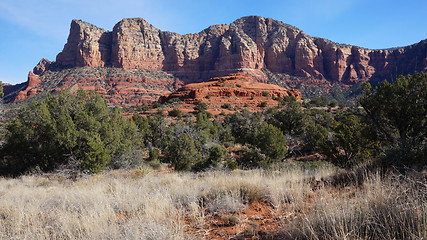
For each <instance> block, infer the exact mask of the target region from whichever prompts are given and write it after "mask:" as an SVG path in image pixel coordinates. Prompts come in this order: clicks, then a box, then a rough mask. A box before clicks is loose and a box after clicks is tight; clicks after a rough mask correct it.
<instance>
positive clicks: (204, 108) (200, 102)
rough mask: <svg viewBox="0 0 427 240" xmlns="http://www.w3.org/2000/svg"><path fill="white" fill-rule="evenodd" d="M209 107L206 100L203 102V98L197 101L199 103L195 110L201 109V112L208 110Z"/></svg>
mask: <svg viewBox="0 0 427 240" xmlns="http://www.w3.org/2000/svg"><path fill="white" fill-rule="evenodd" d="M207 109H208V105H207V104H206V103H204V102H202V100H199V101H198V102H197V105H196V106H195V107H194V110H196V111H199V112H203V111H206V110H207Z"/></svg>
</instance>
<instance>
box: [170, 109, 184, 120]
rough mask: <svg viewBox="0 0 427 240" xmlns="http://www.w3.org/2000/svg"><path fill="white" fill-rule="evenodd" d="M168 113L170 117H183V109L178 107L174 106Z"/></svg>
mask: <svg viewBox="0 0 427 240" xmlns="http://www.w3.org/2000/svg"><path fill="white" fill-rule="evenodd" d="M168 115H169V116H170V117H177V118H181V117H182V112H181V110H179V109H177V108H174V109H172V110H170V111H169V112H168Z"/></svg>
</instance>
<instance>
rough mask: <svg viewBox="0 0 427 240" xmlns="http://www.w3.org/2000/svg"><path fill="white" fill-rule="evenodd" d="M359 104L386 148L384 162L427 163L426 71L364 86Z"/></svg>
mask: <svg viewBox="0 0 427 240" xmlns="http://www.w3.org/2000/svg"><path fill="white" fill-rule="evenodd" d="M360 104H361V105H362V107H363V108H364V109H365V111H366V113H367V117H368V118H369V120H370V121H371V123H372V125H373V126H375V129H376V131H377V132H378V134H379V135H380V137H381V140H382V142H383V144H384V145H386V146H389V147H386V151H385V154H386V156H385V157H384V158H383V160H384V161H383V163H384V165H386V166H387V165H393V166H400V167H412V166H419V167H422V166H425V165H426V164H427V160H426V159H427V155H426V150H425V149H426V144H427V125H426V122H427V118H426V116H427V73H417V74H415V75H412V76H411V75H408V76H407V77H404V76H400V77H398V78H397V79H396V81H394V82H393V83H388V82H387V81H384V82H382V83H380V84H379V85H378V86H377V87H376V88H375V89H374V88H372V87H371V85H370V84H365V85H364V95H363V96H362V97H361V98H360Z"/></svg>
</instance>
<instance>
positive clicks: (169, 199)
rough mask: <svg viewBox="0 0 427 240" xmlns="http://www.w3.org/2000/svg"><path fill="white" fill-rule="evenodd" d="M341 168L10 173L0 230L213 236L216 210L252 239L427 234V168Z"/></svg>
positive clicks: (50, 235) (9, 233) (1, 182)
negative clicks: (338, 172)
mask: <svg viewBox="0 0 427 240" xmlns="http://www.w3.org/2000/svg"><path fill="white" fill-rule="evenodd" d="M334 174H335V169H333V168H329V167H327V166H322V167H319V168H317V169H316V168H312V167H309V168H307V167H306V166H304V165H298V164H292V165H288V166H278V165H275V168H274V169H269V170H250V171H243V170H237V171H232V172H231V171H211V172H203V173H189V172H172V173H156V172H154V171H151V172H140V171H136V170H126V171H125V170H115V171H109V172H105V173H102V174H97V175H91V176H90V175H88V176H82V177H80V178H77V179H74V180H73V179H68V178H65V177H63V176H59V175H45V176H22V177H20V178H15V179H6V178H2V179H0V196H1V197H0V239H201V238H205V239H209V238H212V237H213V235H203V234H204V233H206V234H207V233H211V232H213V231H211V230H212V228H215V227H217V228H218V225H215V224H214V225H212V223H213V222H212V221H213V220H214V219H219V221H220V222H219V223H221V224H223V225H224V226H235V227H236V229H241V231H242V234H244V236H247V237H248V238H251V237H252V236H258V237H259V236H261V235H260V234H261V233H262V234H264V235H262V236H265V238H267V239H345V238H347V239H393V238H394V239H422V238H425V237H426V236H427V233H426V232H427V231H426V227H425V226H426V223H427V217H426V213H427V207H426V202H427V201H426V190H427V186H426V185H425V174H424V175H423V174H421V175H418V177H413V178H410V177H406V176H402V175H395V174H392V175H388V176H380V175H379V174H376V173H366V176H365V177H364V178H363V182H362V183H361V184H357V185H346V186H337V187H335V186H334V185H333V184H330V183H329V182H328V181H326V180H325V181H323V180H322V179H335V178H333V177H331V175H334ZM314 183H316V184H317V183H322V184H323V186H318V188H316V189H315V188H314V185H313V184H314ZM316 186H317V185H316ZM253 204H255V205H256V204H258V205H260V204H264V205H265V206H271V207H270V208H269V209H268V211H269V212H271V214H270V215H269V216H270V217H271V219H270V220H271V222H273V224H274V225H270V226H273V227H276V229H277V228H279V227H280V229H282V231H280V232H279V231H272V230H266V229H265V228H264V229H263V226H262V224H260V222H257V221H256V220H254V219H255V218H250V217H248V216H246V215H245V213H244V212H249V210H250V206H252V205H253ZM257 214H259V212H257ZM261 220H265V219H261ZM261 230H262V231H263V232H262V231H261ZM202 233H203V234H202ZM200 234H202V235H200ZM240 235H241V234H240ZM233 236H236V235H227V236H225V237H224V238H231V237H233Z"/></svg>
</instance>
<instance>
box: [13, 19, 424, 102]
mask: <svg viewBox="0 0 427 240" xmlns="http://www.w3.org/2000/svg"><path fill="white" fill-rule="evenodd" d="M53 63H54V64H52V63H49V64H47V63H41V64H39V65H40V66H41V67H39V68H37V67H36V68H37V69H36V68H35V69H34V71H33V73H30V75H29V81H28V88H27V89H25V90H24V92H22V93H20V95H18V98H17V99H23V98H26V97H29V96H32V95H34V94H37V93H38V91H40V90H37V89H35V87H34V86H37V84H39V83H38V82H39V81H50V80H49V79H48V78H47V77H43V74H44V72H45V71H46V70H49V69H50V68H51V66H55V67H56V68H70V67H71V68H72V67H90V68H93V69H97V68H104V67H107V68H109V67H113V68H116V69H144V70H149V71H163V72H165V74H166V73H167V74H172V75H173V77H175V78H179V79H180V80H181V81H182V83H183V84H187V83H194V82H202V81H205V80H206V79H209V78H210V77H215V76H225V75H227V74H229V73H235V72H245V74H247V75H249V76H251V77H252V78H254V79H255V80H257V81H260V82H269V83H275V84H278V85H281V86H292V85H298V86H300V85H301V84H305V85H322V86H330V85H331V84H332V83H342V84H345V85H353V84H355V83H358V82H361V81H367V80H371V81H378V80H383V79H392V78H394V77H395V76H397V75H399V74H408V73H413V72H415V71H426V70H427V40H424V41H421V42H419V43H417V44H414V45H411V46H408V47H403V48H395V49H386V50H370V49H365V48H361V47H356V46H349V45H341V44H336V43H333V42H331V41H329V40H326V39H322V38H313V37H310V36H309V35H307V34H305V33H304V32H303V31H301V30H299V29H298V28H295V27H292V26H290V25H287V24H284V23H282V22H280V21H276V20H273V19H270V18H263V17H257V16H249V17H243V18H240V19H238V20H236V21H235V22H233V23H231V24H230V25H225V24H220V25H213V26H210V27H209V28H207V29H205V30H203V31H201V32H199V33H195V34H186V35H180V34H177V33H172V32H164V31H161V30H159V29H157V28H155V27H153V26H152V25H150V24H149V23H148V22H146V21H145V20H144V19H141V18H132V19H123V20H122V21H120V22H119V23H117V24H116V25H115V26H114V28H113V30H112V31H106V30H103V29H100V28H98V27H96V26H94V25H91V24H89V23H86V22H83V21H80V20H73V21H72V23H71V29H70V34H69V37H68V41H67V43H66V44H65V46H64V49H63V51H62V52H61V53H59V54H58V55H57V58H56V62H53ZM129 71H130V70H129ZM124 75H126V74H124ZM124 75H123V76H122V77H124V78H126V77H127V76H124ZM130 75H132V74H130ZM82 77H84V76H82ZM102 79H104V80H107V81H108V80H109V79H110V78H109V77H107V76H102V77H101V80H102ZM110 80H111V81H114V79H110ZM107 91H108V90H107Z"/></svg>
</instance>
